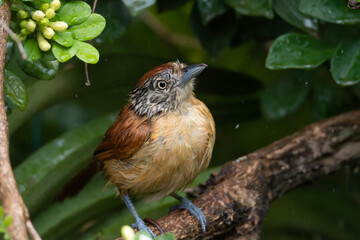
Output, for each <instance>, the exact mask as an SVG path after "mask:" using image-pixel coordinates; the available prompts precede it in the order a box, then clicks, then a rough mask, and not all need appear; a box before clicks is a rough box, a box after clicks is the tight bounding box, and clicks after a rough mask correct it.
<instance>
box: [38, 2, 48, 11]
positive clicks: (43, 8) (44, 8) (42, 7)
mask: <svg viewBox="0 0 360 240" xmlns="http://www.w3.org/2000/svg"><path fill="white" fill-rule="evenodd" d="M49 7H50V4H48V3H43V4H41V6H40V10H41V11H43V12H45V11H46V10H47V9H48V8H49Z"/></svg>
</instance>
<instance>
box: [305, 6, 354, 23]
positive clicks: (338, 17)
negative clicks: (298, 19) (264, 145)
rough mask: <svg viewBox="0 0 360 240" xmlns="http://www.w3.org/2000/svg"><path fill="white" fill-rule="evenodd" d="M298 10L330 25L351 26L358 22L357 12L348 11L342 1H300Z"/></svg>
mask: <svg viewBox="0 0 360 240" xmlns="http://www.w3.org/2000/svg"><path fill="white" fill-rule="evenodd" d="M299 9H300V11H301V12H303V13H305V14H308V15H310V16H313V17H316V18H319V19H321V20H324V21H327V22H331V23H337V24H353V23H357V22H360V16H359V12H358V11H353V10H351V9H349V8H348V7H347V4H346V3H344V1H339V0H326V1H324V0H301V2H300V6H299Z"/></svg>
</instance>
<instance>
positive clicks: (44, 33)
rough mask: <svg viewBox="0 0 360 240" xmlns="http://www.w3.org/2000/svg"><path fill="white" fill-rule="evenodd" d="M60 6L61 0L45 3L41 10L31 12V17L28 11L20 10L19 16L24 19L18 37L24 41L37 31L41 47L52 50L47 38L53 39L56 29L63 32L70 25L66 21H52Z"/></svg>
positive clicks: (44, 49) (43, 49)
mask: <svg viewBox="0 0 360 240" xmlns="http://www.w3.org/2000/svg"><path fill="white" fill-rule="evenodd" d="M60 6H61V3H60V0H53V1H52V2H51V3H44V4H42V5H41V6H40V10H36V11H34V12H32V13H31V18H30V16H29V14H28V13H27V12H26V11H24V10H20V11H18V13H17V16H18V18H19V19H22V21H21V22H20V27H21V30H20V34H18V38H19V39H20V40H21V41H24V40H25V39H26V38H27V36H28V35H29V34H31V33H35V34H36V39H37V42H38V45H39V48H40V49H41V50H42V51H44V52H45V51H48V50H50V48H51V45H50V43H49V42H48V41H47V40H46V39H49V40H50V39H52V38H53V36H54V35H55V31H57V32H62V31H65V30H66V29H68V27H69V26H68V25H67V23H66V22H64V21H54V22H51V21H50V20H51V19H53V18H54V17H55V15H56V11H57V10H58V9H59V8H60Z"/></svg>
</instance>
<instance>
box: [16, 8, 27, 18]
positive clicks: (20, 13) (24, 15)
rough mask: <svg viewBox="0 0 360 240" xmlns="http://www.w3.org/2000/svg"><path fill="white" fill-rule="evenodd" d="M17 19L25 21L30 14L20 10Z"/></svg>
mask: <svg viewBox="0 0 360 240" xmlns="http://www.w3.org/2000/svg"><path fill="white" fill-rule="evenodd" d="M17 17H18V18H20V19H25V18H27V17H29V14H28V13H27V12H25V11H24V10H20V11H18V12H17Z"/></svg>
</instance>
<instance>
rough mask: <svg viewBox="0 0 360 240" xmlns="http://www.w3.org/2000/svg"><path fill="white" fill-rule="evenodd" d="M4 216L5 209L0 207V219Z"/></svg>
mask: <svg viewBox="0 0 360 240" xmlns="http://www.w3.org/2000/svg"><path fill="white" fill-rule="evenodd" d="M3 216H4V209H3V207H2V206H0V218H2V217H3Z"/></svg>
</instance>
